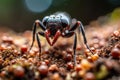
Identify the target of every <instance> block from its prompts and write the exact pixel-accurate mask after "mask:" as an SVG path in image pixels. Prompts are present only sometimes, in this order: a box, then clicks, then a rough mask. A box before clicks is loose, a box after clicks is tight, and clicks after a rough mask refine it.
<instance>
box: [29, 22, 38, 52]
mask: <svg viewBox="0 0 120 80" xmlns="http://www.w3.org/2000/svg"><path fill="white" fill-rule="evenodd" d="M35 34H36V23H34V24H33V34H32V44H31V46H30V49H29V50H31V49H32V47H33V44H34V42H35Z"/></svg>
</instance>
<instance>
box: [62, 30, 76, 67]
mask: <svg viewBox="0 0 120 80" xmlns="http://www.w3.org/2000/svg"><path fill="white" fill-rule="evenodd" d="M73 34H74V44H73V54H74V65H76V64H77V63H76V46H77V35H76V33H75V32H73V31H66V32H65V33H64V35H63V34H62V36H63V37H71V36H72V35H73Z"/></svg>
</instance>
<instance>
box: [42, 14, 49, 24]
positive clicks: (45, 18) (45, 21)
mask: <svg viewBox="0 0 120 80" xmlns="http://www.w3.org/2000/svg"><path fill="white" fill-rule="evenodd" d="M48 19H49V16H46V17H44V18H43V20H42V23H43V24H44V25H45V26H46V24H47V21H48Z"/></svg>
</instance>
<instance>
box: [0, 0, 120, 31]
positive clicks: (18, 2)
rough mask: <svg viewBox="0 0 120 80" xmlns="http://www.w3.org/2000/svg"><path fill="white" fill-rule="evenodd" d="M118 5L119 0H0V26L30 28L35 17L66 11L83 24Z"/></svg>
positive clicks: (17, 29) (21, 29) (19, 29)
mask: <svg viewBox="0 0 120 80" xmlns="http://www.w3.org/2000/svg"><path fill="white" fill-rule="evenodd" d="M117 7H120V0H0V27H9V28H11V29H14V30H15V31H18V32H21V31H25V30H31V29H32V25H33V22H34V21H35V20H36V19H40V20H42V18H43V17H44V16H46V15H50V14H52V13H55V12H57V11H63V12H67V13H69V14H70V15H71V17H72V18H77V19H78V20H80V21H82V22H83V24H84V25H86V24H89V22H90V21H92V20H96V19H97V18H98V17H99V16H103V15H106V14H108V13H110V12H112V11H113V10H114V9H115V8H117Z"/></svg>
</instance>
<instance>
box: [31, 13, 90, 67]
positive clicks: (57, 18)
mask: <svg viewBox="0 0 120 80" xmlns="http://www.w3.org/2000/svg"><path fill="white" fill-rule="evenodd" d="M37 26H39V27H40V28H41V29H42V30H43V31H39V32H37V33H36V27H37ZM76 29H79V32H80V31H81V33H82V36H83V39H84V44H85V45H86V47H87V48H88V49H89V50H90V48H89V46H88V45H87V39H86V36H85V31H84V27H83V25H82V23H81V22H80V21H76V22H75V24H73V23H72V20H71V19H70V17H69V16H67V15H66V14H65V13H55V14H53V15H50V16H46V17H44V18H43V20H42V22H41V21H40V20H36V21H35V23H34V24H33V39H32V44H31V47H30V50H31V48H32V47H33V44H34V41H35V36H36V39H37V43H38V47H39V53H41V43H40V38H39V35H41V36H43V37H45V38H46V40H47V42H48V43H49V45H50V46H53V45H54V43H55V42H56V41H57V40H58V38H59V37H60V36H61V37H65V38H67V37H71V36H73V35H74V44H73V53H74V64H75V65H76V45H77V34H76V32H75V30H76ZM50 38H52V39H53V40H52V41H51V40H50ZM90 51H91V50H90Z"/></svg>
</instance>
